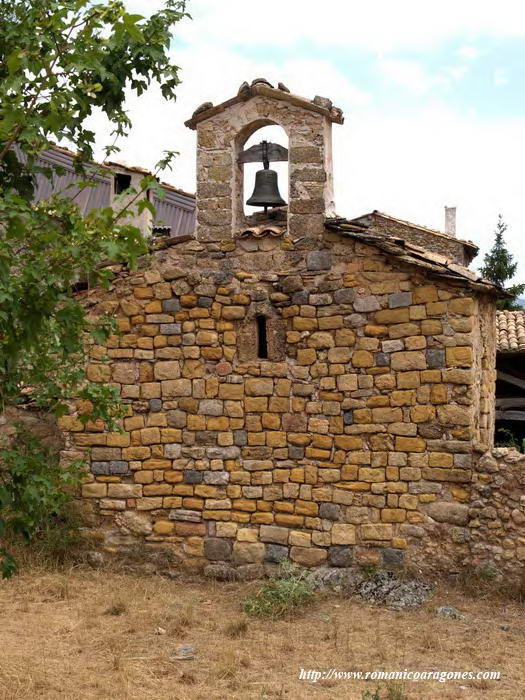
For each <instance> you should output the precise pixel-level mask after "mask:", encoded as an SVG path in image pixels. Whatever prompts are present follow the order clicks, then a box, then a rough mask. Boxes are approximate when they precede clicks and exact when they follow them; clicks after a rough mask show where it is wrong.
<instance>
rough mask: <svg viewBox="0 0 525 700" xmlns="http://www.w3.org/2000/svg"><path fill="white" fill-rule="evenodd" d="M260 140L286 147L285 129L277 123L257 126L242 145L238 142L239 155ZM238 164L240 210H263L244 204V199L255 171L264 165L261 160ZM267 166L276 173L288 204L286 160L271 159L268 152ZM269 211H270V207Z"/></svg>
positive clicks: (261, 168) (252, 186)
mask: <svg viewBox="0 0 525 700" xmlns="http://www.w3.org/2000/svg"><path fill="white" fill-rule="evenodd" d="M262 141H267V142H268V143H276V144H279V145H280V146H283V147H284V148H286V149H288V136H287V134H286V132H285V130H284V129H283V128H282V127H280V126H278V125H277V124H267V125H265V126H262V127H259V128H258V129H257V130H256V131H254V132H253V133H252V134H251V135H250V136H249V137H248V139H247V140H246V141H245V142H244V143H243V144H242V145H241V144H239V149H238V153H239V155H240V153H241V152H242V151H246V150H247V149H248V148H250V147H251V146H256V145H258V144H260V143H261V142H262ZM239 165H240V167H241V168H242V177H241V178H240V184H241V187H240V188H239V197H240V200H241V201H240V204H241V206H242V212H243V213H244V215H245V216H251V215H252V214H255V213H256V212H259V211H263V208H262V207H261V206H250V205H249V204H246V200H247V199H249V198H250V196H251V195H252V193H253V191H254V186H255V178H256V173H257V171H259V170H263V169H264V165H263V163H262V161H259V162H247V163H240V164H239ZM269 168H270V169H271V170H274V171H275V172H276V173H277V183H278V189H279V193H280V195H281V198H282V199H283V200H284V201H285V202H286V204H288V201H289V185H288V183H289V175H288V161H282V160H281V161H274V160H271V154H270V163H269ZM269 211H271V209H270V210H269Z"/></svg>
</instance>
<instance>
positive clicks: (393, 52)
mask: <svg viewBox="0 0 525 700" xmlns="http://www.w3.org/2000/svg"><path fill="white" fill-rule="evenodd" d="M161 4H162V3H161V0H128V2H127V5H128V7H129V9H130V11H132V12H139V13H141V14H149V13H150V12H152V11H154V10H155V9H156V8H158V7H159V6H160V5H161ZM188 11H189V12H190V14H191V15H192V19H191V20H184V21H183V22H181V23H179V24H178V25H177V26H176V29H175V34H174V40H173V43H172V47H171V53H172V56H173V59H174V61H175V63H176V64H177V65H178V66H180V77H181V80H182V82H181V85H180V86H179V88H178V97H177V100H176V101H175V102H166V101H165V100H164V99H163V98H162V96H161V95H160V92H159V90H158V89H157V88H155V87H152V88H151V89H150V90H149V91H148V92H147V93H146V94H144V95H142V96H141V97H140V98H136V97H134V96H131V97H130V99H129V102H128V112H129V115H130V117H131V119H132V122H133V124H134V126H133V128H132V130H131V132H130V134H129V136H128V137H127V138H126V139H123V140H121V141H120V142H119V144H118V145H119V146H120V147H121V149H122V150H121V153H120V154H118V155H117V156H116V157H115V160H120V161H122V162H126V163H128V164H131V165H142V166H144V167H148V168H153V167H154V165H155V163H156V162H157V161H158V160H159V158H160V157H161V156H162V151H163V150H164V149H170V150H175V151H178V152H179V156H178V157H177V159H176V161H175V163H174V167H173V170H172V171H171V172H165V173H163V176H162V177H163V179H164V180H166V181H168V182H170V183H171V184H174V185H176V186H178V187H181V188H183V189H185V190H188V191H191V192H194V191H195V132H194V131H191V130H189V129H187V128H186V127H185V126H184V121H185V120H186V119H188V118H189V117H190V116H191V114H192V112H193V111H194V109H195V108H196V107H197V106H198V105H200V104H201V103H202V102H205V101H208V100H210V101H212V102H213V103H214V104H218V103H220V102H222V101H224V100H226V99H228V98H230V97H232V96H234V95H235V94H236V93H237V90H238V88H239V85H240V84H241V83H242V82H243V81H244V80H247V81H248V82H251V81H252V80H253V79H254V78H257V77H265V78H266V79H268V80H269V81H270V82H271V83H273V84H274V85H277V82H279V81H282V82H283V83H285V84H286V85H287V86H288V87H289V88H290V90H291V91H292V92H294V93H296V94H299V95H303V96H305V97H308V98H310V99H311V98H313V97H314V96H315V95H322V96H324V97H329V98H330V99H331V100H332V101H333V103H334V104H335V105H337V106H338V107H341V108H342V109H343V111H344V114H345V123H344V125H342V126H338V125H334V130H333V147H334V178H335V194H336V210H337V213H338V214H339V215H341V216H347V217H354V216H359V215H361V214H364V213H367V212H369V211H372V210H373V209H379V210H380V211H385V212H387V213H389V214H391V215H393V216H396V217H398V218H402V219H407V220H410V221H414V222H416V223H419V224H423V225H425V226H429V227H431V228H437V229H440V230H443V229H444V207H445V205H447V206H456V207H457V234H458V236H459V237H461V238H467V239H470V240H472V241H474V242H475V243H476V244H478V245H479V246H480V248H481V252H480V256H479V257H478V258H477V261H475V262H474V264H473V266H474V267H477V265H480V264H481V262H482V255H483V253H484V252H486V251H487V250H488V249H489V248H490V246H491V244H492V240H493V231H494V228H495V224H496V221H497V217H498V214H499V213H501V214H502V215H503V218H504V220H505V222H506V223H507V224H508V231H507V234H506V237H507V242H508V243H509V247H510V248H511V250H512V252H513V253H514V254H515V257H516V259H517V260H518V262H519V268H518V275H517V278H519V279H525V206H524V204H523V200H524V197H525V174H524V168H525V89H524V87H525V3H523V1H522V0H499V2H497V3H494V2H493V1H490V2H488V1H487V0H440V1H439V2H437V1H436V0H427V1H426V2H422V1H421V0H416V1H415V0H367V1H366V2H363V0H323V2H320V1H319V0H317V1H316V2H314V1H313V0H259V1H258V2H253V1H252V2H247V1H246V0H189V2H188ZM91 122H92V126H93V128H94V130H95V131H96V134H97V142H98V145H99V146H100V147H102V146H104V145H105V144H106V143H108V142H109V141H110V139H109V129H108V125H107V124H106V123H104V121H103V120H102V119H101V117H100V116H96V117H94V118H93V119H92V120H91ZM101 153H102V151H99V155H101Z"/></svg>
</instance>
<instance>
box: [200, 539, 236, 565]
mask: <svg viewBox="0 0 525 700" xmlns="http://www.w3.org/2000/svg"><path fill="white" fill-rule="evenodd" d="M231 555H232V543H231V542H230V541H229V540H226V539H222V538H220V537H209V538H208V539H205V540H204V556H205V557H206V559H209V560H210V561H229V560H230V559H231Z"/></svg>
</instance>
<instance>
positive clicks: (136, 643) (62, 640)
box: [0, 568, 525, 700]
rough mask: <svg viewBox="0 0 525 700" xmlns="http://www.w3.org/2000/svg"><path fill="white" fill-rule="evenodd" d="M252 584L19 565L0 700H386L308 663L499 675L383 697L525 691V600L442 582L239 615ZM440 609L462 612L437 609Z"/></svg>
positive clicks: (2, 610) (9, 599) (409, 687)
mask: <svg viewBox="0 0 525 700" xmlns="http://www.w3.org/2000/svg"><path fill="white" fill-rule="evenodd" d="M257 586H258V584H257V583H250V584H246V583H244V584H240V583H209V582H204V581H195V580H193V581H191V580H189V581H184V580H169V579H165V578H160V577H156V576H150V577H145V576H137V575H131V574H121V573H120V574H119V573H114V572H109V571H105V570H91V569H87V568H71V569H65V570H58V571H49V570H45V569H32V570H29V571H25V572H22V573H21V574H19V575H17V576H15V577H14V578H13V579H12V580H10V581H7V582H1V583H0V655H1V657H0V658H1V662H0V698H2V699H6V700H7V699H9V700H11V699H14V698H17V699H18V698H66V699H68V700H69V698H82V699H83V698H115V699H120V698H126V699H127V698H130V699H131V698H141V699H143V698H156V699H164V698H166V699H167V698H169V699H170V700H173V699H175V700H177V699H181V700H186V699H188V700H197V699H199V700H200V699H202V700H215V699H221V700H222V699H223V698H224V699H226V698H228V699H229V698H239V699H240V698H242V699H243V700H244V699H252V698H254V699H255V698H258V699H262V698H320V699H325V698H326V699H328V698H350V699H353V698H356V699H358V700H361V699H362V698H363V697H364V698H367V697H368V698H374V700H375V698H376V697H383V695H381V696H374V695H373V694H374V693H375V691H376V689H377V687H378V686H380V685H384V684H382V683H380V682H377V681H364V680H362V681H356V680H329V681H318V682H316V683H313V682H311V681H308V680H299V677H298V676H299V672H300V669H301V668H303V669H316V670H327V669H329V668H336V669H338V670H345V671H352V670H361V671H366V670H374V669H390V670H403V669H410V670H462V671H479V670H485V669H487V670H497V671H500V672H501V680H499V681H478V680H476V681H474V680H472V681H449V682H446V683H440V682H438V681H428V682H427V681H421V682H414V681H412V682H410V681H407V682H405V684H404V685H403V687H402V688H401V689H400V688H396V687H393V686H390V692H391V694H390V695H387V696H386V697H388V698H390V699H391V700H402V699H403V698H410V699H417V700H420V699H425V700H426V699H427V698H428V699H431V700H434V699H441V698H448V699H452V698H454V699H456V698H468V699H470V698H481V699H485V698H487V699H489V698H490V699H492V698H498V699H499V698H501V699H504V698H520V697H525V668H524V660H525V616H524V615H523V612H524V610H523V604H520V603H517V602H511V601H505V600H501V599H498V598H484V599H475V600H473V599H471V598H468V597H467V596H465V595H464V594H461V593H459V592H458V591H457V590H455V589H453V590H452V589H451V590H447V589H445V588H441V589H438V591H437V592H436V594H435V595H434V596H433V598H432V600H431V601H429V602H428V603H427V604H425V605H424V606H422V607H420V608H418V609H416V610H411V611H403V612H399V611H393V610H389V609H385V608H378V607H372V606H371V605H368V604H366V603H362V602H359V601H356V600H349V599H343V598H341V597H338V596H336V595H333V594H331V595H325V596H322V597H319V599H318V601H317V602H315V603H314V604H313V605H312V606H310V607H308V608H305V609H304V611H302V612H301V613H300V614H298V615H297V616H295V617H294V618H293V619H291V620H288V621H278V622H274V621H267V620H254V619H251V618H246V617H245V615H244V614H243V613H242V612H241V609H240V601H241V599H242V598H243V597H244V596H245V595H247V594H248V593H251V592H253V591H254V590H255V589H256V588H257ZM437 605H454V606H456V607H457V608H458V609H459V610H460V611H461V613H462V614H463V615H464V618H463V619H459V620H454V619H445V618H441V617H438V616H437V615H436V613H435V607H436V606H437ZM158 627H161V628H163V630H165V633H161V634H158V633H156V628H158ZM157 632H158V630H157ZM181 645H191V646H192V647H193V648H194V650H195V656H194V658H193V659H184V660H180V659H177V658H175V657H176V656H177V653H178V652H177V650H178V649H179V648H180V646H181ZM367 692H368V693H369V695H368V696H367Z"/></svg>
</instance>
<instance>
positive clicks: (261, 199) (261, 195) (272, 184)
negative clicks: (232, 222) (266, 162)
mask: <svg viewBox="0 0 525 700" xmlns="http://www.w3.org/2000/svg"><path fill="white" fill-rule="evenodd" d="M246 204H249V205H250V206H252V207H264V210H265V211H266V208H267V207H283V206H285V205H286V202H285V201H284V199H283V198H282V197H281V195H280V194H279V185H278V183H277V173H276V172H275V170H270V169H268V168H265V169H264V170H258V171H257V172H256V173H255V187H254V188H253V194H252V196H251V197H250V199H247V200H246Z"/></svg>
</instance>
